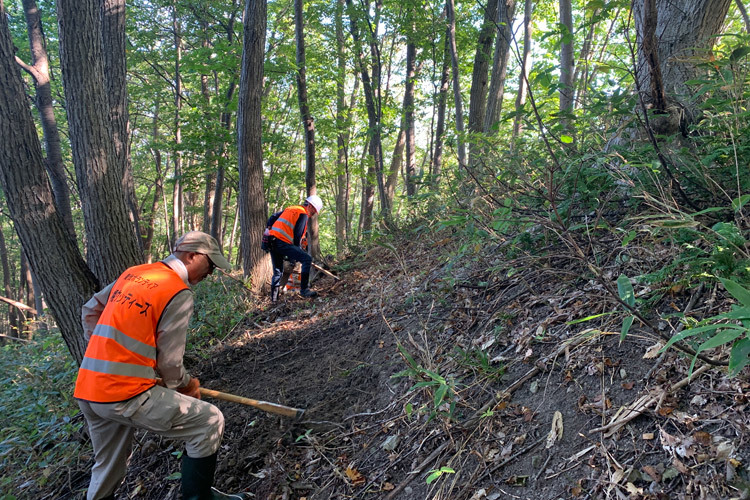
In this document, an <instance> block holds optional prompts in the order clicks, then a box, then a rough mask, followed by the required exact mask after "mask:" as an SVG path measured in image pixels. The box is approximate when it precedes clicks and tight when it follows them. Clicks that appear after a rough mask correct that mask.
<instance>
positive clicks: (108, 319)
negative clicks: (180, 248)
mask: <svg viewBox="0 0 750 500" xmlns="http://www.w3.org/2000/svg"><path fill="white" fill-rule="evenodd" d="M186 289H188V286H187V285H186V284H185V282H184V281H182V278H180V275H179V274H177V272H176V271H174V270H173V269H172V268H170V267H169V266H167V265H166V264H164V263H163V262H157V263H155V264H144V265H141V266H135V267H131V268H130V269H128V270H127V271H125V272H124V273H122V275H121V276H120V277H119V278H118V279H117V281H116V282H115V284H114V286H113V287H112V290H111V291H110V293H109V297H108V299H107V304H106V305H105V306H104V311H102V315H101V316H100V317H99V322H98V323H97V324H96V327H95V328H94V331H93V333H92V335H91V339H90V340H89V344H88V347H87V348H86V354H85V355H84V357H83V362H82V363H81V367H80V368H79V370H78V380H76V388H75V392H74V394H73V396H74V397H76V398H78V399H84V400H86V401H92V402H96V403H114V402H117V401H125V400H127V399H130V398H132V397H134V396H137V395H138V394H140V393H142V392H144V391H147V390H148V389H150V388H151V387H153V386H154V385H156V331H157V328H158V326H159V321H160V320H161V316H162V313H163V312H164V309H165V308H166V307H167V305H169V303H170V302H171V301H172V299H173V298H174V296H175V295H177V294H178V293H179V292H181V291H183V290H186Z"/></svg>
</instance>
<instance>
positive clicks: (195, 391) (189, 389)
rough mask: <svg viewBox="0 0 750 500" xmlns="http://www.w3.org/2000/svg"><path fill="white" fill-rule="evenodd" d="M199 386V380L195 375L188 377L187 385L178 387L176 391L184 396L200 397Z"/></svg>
mask: <svg viewBox="0 0 750 500" xmlns="http://www.w3.org/2000/svg"><path fill="white" fill-rule="evenodd" d="M200 386H201V382H200V380H198V379H197V378H195V377H190V381H189V382H188V383H187V385H186V386H185V387H178V388H177V392H179V393H180V394H184V395H185V396H190V397H191V398H195V399H200V398H201V391H200Z"/></svg>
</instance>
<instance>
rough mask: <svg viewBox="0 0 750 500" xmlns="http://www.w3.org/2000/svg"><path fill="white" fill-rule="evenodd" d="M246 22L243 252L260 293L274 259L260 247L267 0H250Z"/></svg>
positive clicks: (241, 126) (241, 133)
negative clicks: (271, 259)
mask: <svg viewBox="0 0 750 500" xmlns="http://www.w3.org/2000/svg"><path fill="white" fill-rule="evenodd" d="M244 22H245V27H244V42H243V48H242V67H241V68H240V90H239V105H238V109H237V139H238V142H239V175H240V182H239V200H238V203H239V210H240V246H241V248H240V251H241V258H242V261H243V268H244V274H245V277H247V278H250V280H251V283H252V288H253V291H255V292H260V290H261V289H262V288H263V286H264V285H265V283H266V280H267V279H268V277H269V276H270V274H271V263H270V258H269V257H268V254H266V253H265V252H264V251H263V250H262V249H261V248H260V242H261V238H262V237H263V229H264V228H265V225H266V217H267V214H266V198H265V194H264V191H263V149H262V144H261V138H262V132H263V123H262V117H261V98H262V93H263V59H264V56H265V41H266V0H246V1H245V15H244Z"/></svg>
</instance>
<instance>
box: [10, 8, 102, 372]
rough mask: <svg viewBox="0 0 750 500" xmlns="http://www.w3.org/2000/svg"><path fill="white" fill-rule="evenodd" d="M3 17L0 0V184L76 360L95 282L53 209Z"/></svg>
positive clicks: (81, 350) (79, 356)
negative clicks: (85, 309) (86, 306)
mask: <svg viewBox="0 0 750 500" xmlns="http://www.w3.org/2000/svg"><path fill="white" fill-rule="evenodd" d="M7 19H8V18H7V14H6V12H5V7H4V6H3V2H2V0H0V144H2V145H3V147H2V148H0V184H2V188H3V192H4V193H5V198H6V200H7V202H8V210H9V212H10V216H11V218H12V219H13V224H14V227H15V229H16V233H17V234H18V237H19V239H20V241H21V245H22V246H23V249H24V252H25V253H26V256H27V258H28V259H29V262H30V264H31V267H32V269H33V271H34V274H35V275H36V276H37V277H38V278H39V282H40V285H41V288H42V291H43V293H44V295H45V297H46V298H47V302H48V304H49V306H50V310H51V311H52V314H53V315H54V317H55V320H56V321H57V325H58V327H59V328H60V332H61V334H62V336H63V339H64V340H65V343H66V344H67V346H68V349H69V350H70V352H71V354H72V355H73V357H74V358H75V360H76V361H77V362H79V363H80V361H81V359H83V353H84V351H85V348H86V342H85V340H84V338H83V330H82V327H81V306H82V305H83V303H84V302H85V301H87V300H88V299H89V298H90V297H91V295H92V294H93V293H94V292H95V291H96V289H97V288H98V285H99V283H98V281H97V279H96V277H95V276H94V275H93V274H92V273H91V271H90V270H89V268H88V267H87V266H86V263H85V262H84V260H83V258H82V257H81V254H80V253H79V251H78V248H77V246H76V245H75V242H74V241H73V240H72V239H71V238H70V237H69V235H68V232H67V229H66V228H65V224H64V223H63V220H62V218H61V217H60V214H59V213H58V212H57V210H56V208H55V204H54V202H53V196H52V190H51V189H50V184H49V180H48V179H47V174H46V172H45V171H44V167H43V160H42V149H41V145H40V144H39V138H38V137H37V131H36V126H35V124H34V121H33V119H32V117H31V113H30V112H29V109H28V107H27V105H26V95H25V92H24V87H23V81H22V80H21V75H20V74H19V72H18V68H17V67H16V63H15V59H14V57H15V56H14V53H15V48H14V47H13V42H12V40H11V37H10V31H9V29H8V21H7ZM50 248H53V251H50Z"/></svg>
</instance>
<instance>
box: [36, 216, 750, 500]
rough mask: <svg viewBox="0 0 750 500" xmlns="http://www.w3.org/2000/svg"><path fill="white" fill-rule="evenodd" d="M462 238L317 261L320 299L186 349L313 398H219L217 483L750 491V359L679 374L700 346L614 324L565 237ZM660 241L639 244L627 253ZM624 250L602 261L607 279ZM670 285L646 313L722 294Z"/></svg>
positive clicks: (192, 361) (220, 376)
mask: <svg viewBox="0 0 750 500" xmlns="http://www.w3.org/2000/svg"><path fill="white" fill-rule="evenodd" d="M456 239H457V238H455V237H454V236H453V235H452V234H450V233H449V232H448V231H447V230H444V231H443V232H441V233H437V234H433V235H431V236H429V237H416V236H412V237H411V238H410V239H409V240H406V239H404V240H402V241H396V242H393V243H392V245H391V244H387V245H385V246H376V247H374V248H373V249H372V250H370V251H369V252H368V253H367V254H366V255H360V256H358V257H357V258H356V259H355V260H351V261H348V262H342V263H339V264H338V265H337V266H335V267H334V270H335V272H337V273H338V274H339V275H340V277H341V281H334V280H333V279H332V278H330V277H327V276H322V277H320V278H319V279H318V280H316V281H315V282H314V288H315V289H317V290H318V291H319V292H320V296H319V297H318V298H316V299H315V300H313V301H305V300H303V299H301V298H299V297H298V296H294V297H293V296H290V295H286V296H283V297H282V298H281V299H280V303H279V304H278V305H277V306H275V307H272V305H271V304H270V303H269V302H268V299H267V298H263V299H261V301H262V302H261V303H259V304H258V311H255V312H254V314H253V316H252V318H253V319H252V321H248V322H247V323H246V324H243V325H241V326H239V327H238V328H236V329H235V330H234V331H233V332H232V334H231V335H229V336H228V338H226V339H223V341H222V342H220V343H218V344H217V345H215V346H214V347H213V349H212V351H211V352H210V353H209V355H208V356H207V357H205V358H202V359H198V358H196V357H188V358H187V361H186V364H187V365H188V369H189V370H190V371H191V373H193V374H195V375H196V376H198V377H199V378H200V380H201V383H202V385H203V386H204V387H207V388H210V389H215V390H219V391H224V392H229V393H233V394H237V395H240V396H245V397H250V398H255V399H260V400H266V401H270V402H276V403H280V404H284V405H288V406H293V407H297V408H304V409H306V411H305V413H304V415H302V417H301V418H300V419H291V418H286V417H279V416H275V415H273V414H270V413H265V412H262V411H259V410H257V409H255V408H253V407H249V406H243V405H239V404H235V403H230V402H225V401H219V400H212V402H213V403H215V404H216V405H217V406H219V407H220V408H221V410H222V411H223V413H224V415H225V417H226V431H225V435H224V439H223V444H222V448H221V451H220V458H219V466H218V470H217V474H216V486H217V487H218V488H219V489H221V490H223V491H228V492H237V491H246V492H248V493H252V494H253V495H254V498H257V499H269V500H270V499H273V500H282V499H284V500H287V499H289V500H292V499H299V500H301V499H307V500H313V499H315V500H325V499H353V500H355V499H386V500H392V499H417V500H422V499H451V500H453V499H455V500H483V499H487V500H491V499H498V498H504V499H511V498H512V499H539V500H547V499H549V500H555V499H558V498H582V499H583V498H613V499H614V498H616V499H625V498H638V499H640V498H655V499H667V498H669V499H693V498H707V499H710V498H747V497H748V491H749V490H748V484H749V483H748V482H747V481H748V464H750V443H749V442H748V440H749V439H750V433H748V432H747V430H748V419H749V418H750V416H748V415H746V414H745V412H744V410H745V409H746V407H747V405H748V400H747V398H748V391H750V384H749V383H748V377H747V372H743V373H741V374H740V376H738V377H735V378H732V379H729V378H727V377H726V369H725V368H723V369H722V368H714V367H710V368H709V367H706V368H702V367H701V366H702V365H701V363H700V362H699V363H698V364H697V365H696V370H697V373H696V375H695V376H694V377H693V378H692V380H690V381H689V383H686V380H685V379H686V377H687V372H688V367H689V363H690V358H689V357H687V356H684V355H681V354H680V353H679V351H676V350H669V351H667V352H666V354H665V355H663V356H662V355H660V354H658V346H659V345H660V344H659V342H658V341H659V337H658V334H659V332H652V331H649V330H648V329H647V328H646V325H643V324H639V322H638V321H637V320H636V323H635V324H634V325H633V328H632V330H631V331H630V333H629V334H628V336H627V337H626V338H625V340H624V341H623V342H622V343H621V342H620V325H621V324H622V318H623V315H622V314H607V313H610V312H612V311H621V309H620V308H619V306H618V304H617V301H616V300H615V298H614V297H612V296H610V295H609V294H608V293H607V292H606V290H605V288H604V287H603V286H602V285H601V284H600V283H598V282H597V281H596V280H593V279H584V278H581V277H580V276H582V275H583V271H579V268H582V266H581V264H580V263H579V262H577V261H575V260H574V259H571V258H569V257H568V256H567V251H566V250H565V248H564V247H562V245H561V248H554V247H550V248H547V249H546V251H545V252H544V255H545V257H539V256H531V255H526V254H524V253H523V252H520V251H515V252H514V253H513V254H512V255H510V254H508V251H509V249H508V248H507V247H504V246H502V245H500V246H494V247H477V248H474V249H473V251H471V252H469V254H468V255H467V254H465V253H464V255H463V256H462V257H460V258H457V257H455V255H457V252H456V250H457V245H458V243H457V242H456V241H455V240H456ZM598 244H599V245H600V246H601V248H606V247H607V245H608V244H611V248H616V247H617V242H616V241H612V242H609V243H608V242H604V241H600V242H598ZM601 253H602V254H607V252H601ZM662 258H667V257H666V256H659V255H658V249H657V250H655V251H654V252H651V253H646V252H645V251H644V253H643V254H641V255H638V254H631V256H630V259H629V260H628V264H627V265H628V266H631V267H632V266H639V265H642V266H646V265H648V266H651V267H653V266H656V267H658V266H660V265H661V264H660V259H662ZM616 262H620V261H616V260H615V259H614V258H613V259H612V261H611V262H603V263H602V268H603V269H608V271H607V272H608V273H609V276H613V278H612V281H613V282H614V280H615V279H616V277H617V276H618V275H619V273H620V272H623V269H622V267H621V266H620V265H619V264H616ZM631 271H632V269H631ZM626 274H627V273H626ZM633 274H634V273H633V272H630V273H629V275H633ZM639 292H640V291H639V290H638V289H636V294H637V295H638V294H639ZM671 292H672V293H669V294H665V295H664V298H663V299H661V300H660V301H658V302H657V303H654V304H652V308H651V312H650V313H649V317H650V319H652V320H653V322H654V324H657V325H658V328H659V329H664V331H665V332H670V331H671V328H672V327H674V326H677V320H676V319H674V318H675V314H677V313H680V312H682V313H687V314H690V315H693V316H695V317H697V318H703V317H707V316H710V315H712V314H715V313H716V311H723V310H726V308H727V307H728V303H727V301H726V300H725V299H724V298H722V293H723V292H722V291H721V290H716V289H714V290H703V289H700V288H699V289H680V288H679V287H674V289H673V290H671ZM598 314H604V315H602V316H599V317H596V318H594V319H591V320H588V321H582V322H578V323H576V322H575V320H581V319H583V318H587V317H591V316H594V315H598ZM670 318H671V319H670ZM670 322H672V323H674V324H672V325H670ZM399 346H401V348H399ZM712 355H715V356H721V355H722V353H721V352H715V353H712ZM404 371H406V373H405V374H404ZM400 372H401V373H402V375H403V376H398V377H394V375H395V374H398V373H400ZM417 383H419V384H418V386H417V387H416V388H415V387H414V386H415V384H417ZM675 386H677V387H675ZM626 406H627V407H629V408H630V410H624V411H623V410H622V408H623V407H626ZM450 412H452V418H449V417H448V415H449V413H450ZM629 417H635V418H632V419H629ZM612 422H614V425H610V426H609V427H607V428H606V429H605V430H597V428H601V427H603V426H606V425H608V424H610V423H612ZM181 449H182V446H181V444H180V443H175V442H171V441H168V440H162V439H160V438H159V437H158V436H155V435H151V434H145V433H143V434H142V433H139V434H138V439H137V442H136V443H135V448H134V453H133V457H132V461H131V465H130V468H129V472H128V476H127V478H126V481H125V484H124V485H123V486H122V487H121V488H120V490H119V492H118V495H117V498H118V499H125V498H129V499H130V498H138V499H140V498H143V499H153V500H164V499H177V498H179V497H180V494H179V480H178V479H177V477H178V476H177V473H178V472H179V467H180V460H179V452H180V450H181ZM90 466H91V457H81V460H80V461H79V464H78V465H77V466H76V467H75V468H74V470H72V471H71V476H70V478H69V480H68V483H69V487H70V490H68V491H81V490H82V489H83V488H85V487H86V483H87V481H88V473H89V469H90ZM165 478H166V479H165ZM70 497H71V498H72V497H74V495H72V494H71V496H70ZM45 498H60V496H59V492H58V496H55V495H52V496H48V497H45ZM77 498H79V497H77Z"/></svg>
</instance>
